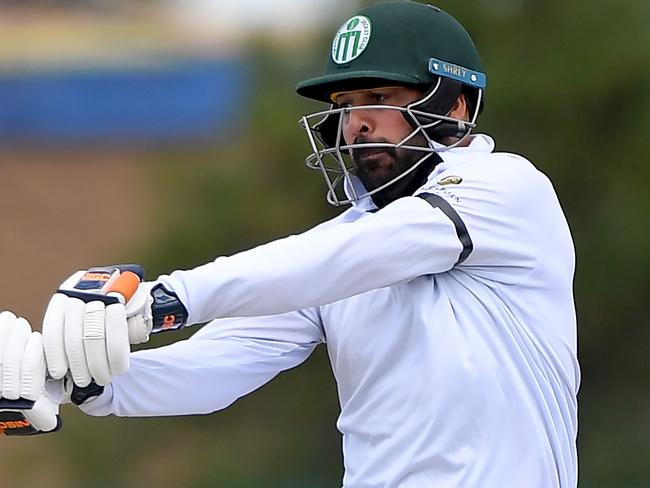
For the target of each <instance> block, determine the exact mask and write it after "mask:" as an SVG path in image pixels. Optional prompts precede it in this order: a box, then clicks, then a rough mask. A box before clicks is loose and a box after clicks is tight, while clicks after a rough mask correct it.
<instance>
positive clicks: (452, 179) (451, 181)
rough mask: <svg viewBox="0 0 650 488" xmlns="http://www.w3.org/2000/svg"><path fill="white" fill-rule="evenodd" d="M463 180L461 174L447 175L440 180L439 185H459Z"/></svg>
mask: <svg viewBox="0 0 650 488" xmlns="http://www.w3.org/2000/svg"><path fill="white" fill-rule="evenodd" d="M462 181H463V179H462V178H461V177H460V176H445V177H444V178H442V179H440V180H438V184H439V185H443V186H444V185H458V184H460V183H461V182H462Z"/></svg>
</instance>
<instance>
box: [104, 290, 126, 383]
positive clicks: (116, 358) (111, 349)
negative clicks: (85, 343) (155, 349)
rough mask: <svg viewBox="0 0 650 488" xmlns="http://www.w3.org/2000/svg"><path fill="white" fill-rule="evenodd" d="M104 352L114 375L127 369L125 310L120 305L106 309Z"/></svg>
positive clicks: (116, 304) (113, 305)
mask: <svg viewBox="0 0 650 488" xmlns="http://www.w3.org/2000/svg"><path fill="white" fill-rule="evenodd" d="M106 351H107V354H108V361H109V363H110V367H111V371H112V373H113V374H114V375H115V374H121V373H124V372H125V371H126V370H128V369H129V353H130V352H131V347H130V345H129V329H128V326H127V319H126V310H125V308H124V305H122V304H121V303H115V304H112V305H108V306H107V307H106ZM98 384H100V385H101V384H102V383H98Z"/></svg>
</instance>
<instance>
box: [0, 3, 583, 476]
mask: <svg viewBox="0 0 650 488" xmlns="http://www.w3.org/2000/svg"><path fill="white" fill-rule="evenodd" d="M324 55H325V56H326V57H327V64H326V68H325V73H324V74H323V75H322V76H318V77H316V78H312V79H309V80H306V81H303V82H302V83H300V84H299V85H298V88H297V92H298V94H299V95H302V96H304V97H308V98H311V99H315V100H319V101H322V102H324V103H325V106H324V107H323V110H322V111H320V112H318V113H314V114H310V115H306V116H304V117H302V119H301V121H300V125H301V127H302V128H303V129H304V130H305V134H306V136H307V139H308V143H309V146H310V148H311V151H310V154H309V155H308V156H307V159H306V162H307V165H308V166H309V167H310V168H313V169H316V170H317V171H318V172H319V173H320V174H321V175H322V176H323V177H324V179H325V182H326V189H327V200H328V201H329V202H330V203H332V204H334V205H343V204H347V205H349V208H347V209H346V210H344V211H343V212H342V213H341V214H339V215H338V216H337V217H335V218H334V219H332V220H330V221H327V222H324V223H321V224H320V225H317V226H315V227H314V228H312V229H311V230H308V231H306V232H304V233H302V234H299V235H294V236H290V237H287V238H284V239H280V240H276V241H273V242H270V243H268V244H265V245H261V246H259V247H256V248H254V249H251V250H248V251H245V252H241V253H238V254H235V255H232V256H229V257H225V256H224V257H219V258H217V259H216V260H215V261H213V262H210V263H207V264H205V265H202V266H199V267H197V268H194V269H190V270H177V271H173V272H171V273H170V274H168V275H163V276H159V277H157V278H156V279H155V280H152V281H146V280H142V274H141V273H138V272H137V269H135V268H133V267H124V266H113V267H104V268H96V269H91V270H82V271H81V272H78V273H75V274H74V275H72V276H71V277H70V278H68V279H67V280H65V282H64V283H63V284H62V285H61V287H60V288H59V290H58V291H57V293H56V294H55V295H54V296H53V297H52V299H51V302H50V304H49V306H48V309H47V311H46V314H45V318H44V322H43V335H42V339H41V337H40V335H39V334H38V333H36V332H31V329H30V327H29V324H27V322H26V321H24V320H22V319H19V318H17V317H15V316H14V315H12V314H10V313H8V312H7V313H5V314H4V315H2V316H0V319H1V320H0V326H1V327H2V328H0V367H1V368H2V375H1V376H2V385H1V386H2V389H1V393H2V397H3V399H4V400H6V402H5V405H6V404H7V403H9V404H11V403H12V402H21V401H23V402H24V401H27V402H26V403H23V404H21V405H18V406H17V407H16V408H14V409H13V411H9V410H7V411H5V412H0V415H8V414H12V415H15V416H16V417H17V418H19V419H26V420H20V421H23V422H24V421H26V422H27V423H30V422H31V429H32V431H34V432H42V431H48V430H53V429H56V428H57V426H58V425H59V422H58V420H57V413H58V405H59V404H60V403H62V402H63V403H66V402H72V403H73V404H76V405H78V406H79V408H81V409H82V410H83V411H84V412H86V413H87V414H89V415H97V416H101V415H117V416H162V415H185V414H203V413H210V412H214V411H216V410H220V409H223V408H226V407H227V406H228V405H230V404H231V403H233V402H234V401H235V400H237V399H238V398H240V397H241V396H243V395H246V394H248V393H250V392H252V391H253V390H255V389H257V388H259V387H260V386H261V385H263V384H265V383H266V382H268V381H269V380H271V379H272V378H273V377H275V376H276V375H277V374H278V373H280V372H281V371H284V370H286V369H289V368H292V367H294V366H296V365H298V364H300V363H302V362H303V361H304V360H305V359H307V357H308V356H309V355H310V353H311V352H312V351H313V350H314V348H316V347H317V346H318V345H320V344H325V345H326V347H327V351H328V354H329V358H330V361H331V365H332V370H333V372H334V375H335V377H336V382H337V387H338V395H339V399H340V408H341V411H340V416H339V419H338V422H337V427H338V429H339V430H340V432H341V433H342V436H343V453H344V464H345V474H344V477H343V481H342V484H343V486H344V487H345V488H423V487H436V488H452V487H453V488H474V487H476V488H507V487H512V488H524V487H525V488H569V487H575V486H576V485H577V460H576V434H577V406H576V394H577V391H578V386H579V381H580V372H579V365H578V362H577V353H576V317H575V310H574V301H573V294H572V284H573V274H574V266H575V262H574V261H575V260H574V249H573V243H572V239H571V235H570V232H569V228H568V226H567V222H566V219H565V217H564V215H563V212H562V209H561V207H560V204H559V202H558V199H557V196H556V194H555V191H554V189H553V186H552V184H551V182H550V181H549V180H548V178H547V177H546V176H545V175H544V174H543V173H541V172H540V171H539V170H538V169H537V168H536V167H535V166H534V165H533V164H532V163H531V162H530V161H528V160H527V159H526V158H524V157H522V156H520V155H517V154H511V153H508V152H496V151H495V143H494V141H493V139H492V138H490V137H489V136H487V135H484V134H478V133H476V134H475V133H474V128H475V127H476V124H477V120H478V117H479V115H480V114H481V112H482V110H483V108H484V106H485V87H486V83H487V78H486V74H485V72H484V70H483V67H482V65H481V62H480V60H479V55H478V52H477V49H476V47H475V45H474V43H473V41H472V39H471V38H470V36H469V34H468V33H467V32H466V30H465V29H464V28H463V27H462V26H461V24H460V23H459V22H458V21H457V20H455V19H454V18H453V17H451V16H450V15H449V14H447V13H445V12H444V11H442V10H440V9H439V8H437V7H435V6H432V5H426V4H423V3H416V2H411V1H399V2H388V3H378V4H375V5H372V6H370V7H368V8H366V9H364V10H362V11H360V12H359V13H358V14H357V15H354V16H353V17H351V18H349V19H346V20H345V22H343V23H342V24H341V27H340V29H339V30H338V31H337V32H336V33H335V35H334V36H333V39H332V44H331V49H329V50H328V52H327V53H324ZM123 275H129V276H130V275H135V276H136V278H133V276H131V277H130V283H131V288H132V290H127V289H126V288H125V287H124V285H123V284H121V285H120V286H117V284H118V283H119V282H120V281H121V280H122V278H121V277H122V276H123ZM200 323H207V325H205V326H204V327H203V328H201V329H200V330H199V331H198V332H197V333H196V334H194V336H192V337H191V338H190V339H188V340H182V341H178V342H176V343H174V344H172V345H169V346H165V347H160V348H154V349H148V350H142V351H138V352H133V353H131V352H130V351H129V344H134V343H141V342H145V341H147V340H148V338H149V336H150V334H153V333H158V332H162V331H173V330H176V329H178V328H181V327H186V326H190V325H193V324H200ZM41 342H42V346H41V345H40V344H41ZM20 364H22V367H19V366H18V365H20ZM46 370H47V373H46V372H45V371H46ZM34 402H35V403H34ZM39 402H40V403H39ZM32 404H33V406H32ZM30 407H31V408H30ZM37 407H38V408H37ZM36 412H38V413H40V415H39V416H35V415H34V413H36ZM13 422H16V420H14V421H13Z"/></svg>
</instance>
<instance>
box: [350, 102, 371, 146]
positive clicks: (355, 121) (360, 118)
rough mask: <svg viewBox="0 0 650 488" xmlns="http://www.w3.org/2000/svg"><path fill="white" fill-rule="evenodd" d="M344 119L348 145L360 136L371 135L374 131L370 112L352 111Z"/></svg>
mask: <svg viewBox="0 0 650 488" xmlns="http://www.w3.org/2000/svg"><path fill="white" fill-rule="evenodd" d="M344 117H345V121H344V126H343V135H344V136H345V140H346V142H347V143H348V144H351V143H352V141H354V140H355V139H356V138H357V137H359V136H367V135H369V134H371V133H372V131H373V129H374V124H373V121H372V117H371V116H370V111H369V110H363V109H352V110H350V111H349V112H347V113H345V114H344Z"/></svg>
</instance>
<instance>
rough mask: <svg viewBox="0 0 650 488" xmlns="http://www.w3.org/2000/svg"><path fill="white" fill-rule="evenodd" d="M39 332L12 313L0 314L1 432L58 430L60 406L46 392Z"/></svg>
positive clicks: (33, 432)
mask: <svg viewBox="0 0 650 488" xmlns="http://www.w3.org/2000/svg"><path fill="white" fill-rule="evenodd" d="M45 375H46V371H45V356H44V354H43V341H42V338H41V334H40V333H39V332H32V328H31V326H30V325H29V322H27V320H25V319H23V318H20V317H16V316H15V315H14V314H13V313H11V312H1V313H0V432H4V433H5V434H6V435H32V434H40V433H45V432H53V431H56V430H59V429H60V427H61V421H60V418H59V415H58V413H59V404H58V403H57V402H56V401H55V400H53V399H52V398H51V397H50V396H49V395H48V394H47V393H46V391H45Z"/></svg>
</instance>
